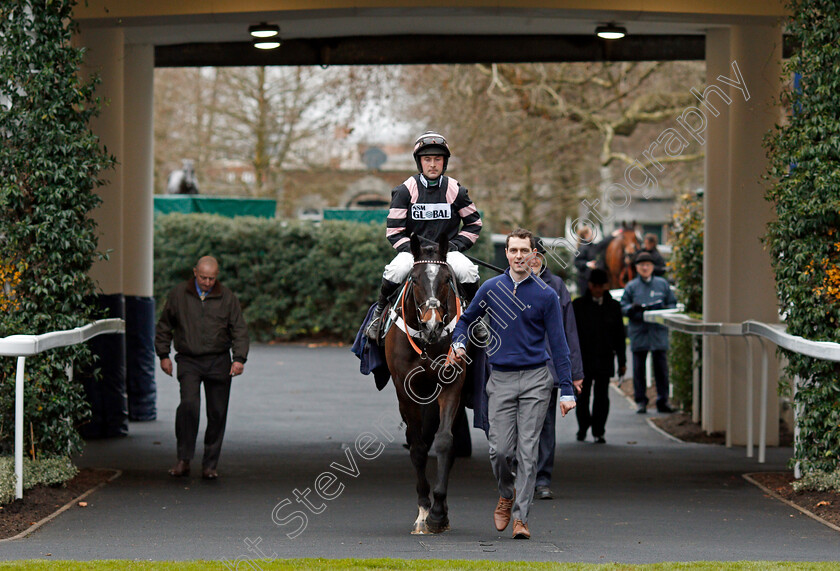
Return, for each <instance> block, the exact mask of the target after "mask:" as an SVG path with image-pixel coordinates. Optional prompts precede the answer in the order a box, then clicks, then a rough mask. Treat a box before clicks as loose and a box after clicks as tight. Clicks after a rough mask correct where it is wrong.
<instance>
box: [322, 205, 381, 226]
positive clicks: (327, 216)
mask: <svg viewBox="0 0 840 571" xmlns="http://www.w3.org/2000/svg"><path fill="white" fill-rule="evenodd" d="M386 218H388V209H386V208H381V209H380V208H377V209H371V210H350V209H346V208H325V209H324V220H349V221H350V222H367V223H369V224H385V219H386Z"/></svg>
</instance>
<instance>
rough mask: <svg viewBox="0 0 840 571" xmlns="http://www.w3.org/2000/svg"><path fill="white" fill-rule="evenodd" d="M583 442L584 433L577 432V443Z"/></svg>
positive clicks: (584, 438)
mask: <svg viewBox="0 0 840 571" xmlns="http://www.w3.org/2000/svg"><path fill="white" fill-rule="evenodd" d="M584 440H586V432H578V433H577V441H578V442H583V441H584Z"/></svg>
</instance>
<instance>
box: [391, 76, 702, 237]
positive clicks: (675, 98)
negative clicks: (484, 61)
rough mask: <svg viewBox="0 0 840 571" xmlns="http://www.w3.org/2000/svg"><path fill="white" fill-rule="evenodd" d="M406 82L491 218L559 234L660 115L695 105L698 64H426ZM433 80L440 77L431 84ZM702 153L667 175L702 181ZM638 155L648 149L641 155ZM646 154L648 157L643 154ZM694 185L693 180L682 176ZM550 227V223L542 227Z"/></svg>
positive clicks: (642, 145) (640, 146) (656, 126)
mask: <svg viewBox="0 0 840 571" xmlns="http://www.w3.org/2000/svg"><path fill="white" fill-rule="evenodd" d="M410 75H411V76H412V78H413V79H412V80H411V81H406V82H405V83H406V85H407V86H408V90H409V92H410V93H411V94H412V98H411V105H410V111H411V113H412V114H413V115H415V116H429V117H434V118H435V121H437V122H436V123H435V124H436V125H440V129H446V130H447V133H448V134H449V136H450V137H451V138H452V139H453V143H455V142H457V144H456V148H455V152H456V155H458V158H460V159H461V161H460V162H458V163H457V165H458V169H459V171H462V172H465V173H468V174H469V179H470V180H468V181H467V182H470V183H471V181H473V180H475V181H477V182H476V183H475V188H476V192H481V193H482V194H480V195H479V197H480V199H481V208H482V209H483V210H485V211H487V212H488V214H489V217H490V219H491V220H492V221H495V222H500V223H502V225H503V226H505V227H509V226H513V225H517V224H521V225H526V226H529V227H533V228H537V229H541V228H550V231H551V232H553V233H557V234H562V233H563V230H564V228H563V220H564V219H565V217H566V216H571V217H573V218H574V217H576V216H577V209H578V203H579V201H580V200H581V199H582V198H585V197H587V196H589V195H593V194H595V193H596V189H597V188H599V187H601V186H603V185H604V184H605V183H606V182H609V181H610V180H611V178H612V176H613V175H612V170H613V169H614V168H618V167H619V166H620V167H621V168H623V167H624V166H625V165H626V164H630V163H632V162H633V161H634V160H635V159H636V158H637V156H638V155H640V153H641V151H643V150H645V149H647V147H648V144H647V143H649V141H651V140H655V138H656V132H657V130H661V129H662V125H663V123H665V122H667V121H668V120H671V119H673V118H674V117H675V116H676V115H677V114H678V113H679V112H680V111H682V110H683V109H684V108H685V107H686V106H688V105H691V104H694V103H695V100H694V98H693V97H692V96H691V94H690V92H689V89H690V88H691V87H695V86H697V85H699V84H700V83H701V82H702V79H703V67H702V64H696V63H686V62H679V63H665V64H663V63H658V62H654V63H639V64H636V63H614V64H579V63H562V64H561V63H558V64H488V65H473V66H424V67H418V68H414V69H412V70H411V74H410ZM431 86H434V88H432V87H431ZM700 157H702V153H700V152H697V153H692V154H686V155H683V156H680V157H667V156H666V157H657V159H658V160H659V161H660V163H666V162H677V161H679V162H684V163H686V164H687V165H688V168H687V169H674V171H673V172H672V173H669V175H670V176H671V179H670V180H671V182H673V181H677V180H682V181H687V180H692V181H696V180H702V176H701V175H700V174H699V173H698V172H697V168H699V167H697V165H698V164H700V163H699V162H698V161H697V159H698V158H700ZM639 158H642V157H639ZM643 160H644V159H643ZM686 184H690V183H686ZM540 231H544V230H540Z"/></svg>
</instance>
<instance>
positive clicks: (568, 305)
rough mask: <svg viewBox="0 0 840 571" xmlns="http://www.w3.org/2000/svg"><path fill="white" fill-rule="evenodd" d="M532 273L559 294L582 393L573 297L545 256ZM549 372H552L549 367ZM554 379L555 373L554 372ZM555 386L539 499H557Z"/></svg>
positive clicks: (540, 462)
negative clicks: (554, 483) (553, 479)
mask: <svg viewBox="0 0 840 571" xmlns="http://www.w3.org/2000/svg"><path fill="white" fill-rule="evenodd" d="M544 251H545V249H544V248H543V247H542V242H541V240H537V252H538V253H539V254H543V253H544ZM530 266H531V272H533V274H534V275H537V276H539V277H540V278H541V279H542V281H544V282H545V283H547V284H548V286H549V287H550V288H551V289H553V290H554V291H556V292H557V297H558V298H559V299H560V311H561V312H562V313H563V330H564V331H565V332H566V343H567V344H568V345H569V360H570V361H571V363H572V385H573V386H574V387H575V393H580V390H581V385H582V384H583V378H584V376H583V363H582V361H581V357H580V345H579V344H578V333H577V325H575V314H574V311H572V296H571V295H569V290H568V288H566V284H565V283H564V282H563V279H562V278H561V277H560V276H555V275H554V274H553V273H552V272H551V270H550V269H548V266H547V265H546V264H545V263H544V260H543V257H542V255H538V256H534V257H532V258H531V260H530ZM548 370H549V371H553V368H552V366H551V365H550V364H549V367H548ZM552 376H554V373H552ZM554 381H555V386H554V389H552V391H551V400H550V401H549V403H548V412H547V413H546V415H545V422H544V423H543V427H542V432H540V447H539V455H538V457H537V480H536V487H535V489H534V495H535V496H536V498H537V499H540V500H550V499H552V498H554V493H553V492H552V491H551V473H552V471H553V470H554V445H555V443H556V438H555V432H556V431H555V426H556V423H557V387H558V386H560V383H559V380H558V379H556V378H555V380H554Z"/></svg>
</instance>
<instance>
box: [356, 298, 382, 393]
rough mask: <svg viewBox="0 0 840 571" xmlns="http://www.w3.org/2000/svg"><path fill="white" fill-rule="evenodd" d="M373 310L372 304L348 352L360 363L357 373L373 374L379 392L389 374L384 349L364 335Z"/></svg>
mask: <svg viewBox="0 0 840 571" xmlns="http://www.w3.org/2000/svg"><path fill="white" fill-rule="evenodd" d="M375 308H376V304H375V303H374V304H373V305H371V306H370V309H368V312H367V315H365V319H364V321H362V326H361V327H360V328H359V331H358V332H357V333H356V340H355V341H353V346H352V347H351V348H350V350H351V351H353V353H354V354H355V355H356V357H358V358H359V360H360V361H361V363H360V364H359V372H361V373H362V374H363V375H369V374H371V373H373V379H374V382H375V383H376V388H377V389H379V390H380V391H381V390H382V389H384V388H385V385H387V384H388V379H390V378H391V372H390V371H388V364H387V363H386V362H385V348H384V347H380V346H379V344H378V343H373V342H371V341H370V339H368V338H367V335H365V329H367V326H368V323H370V318H371V316H372V315H373V310H374V309H375Z"/></svg>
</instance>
